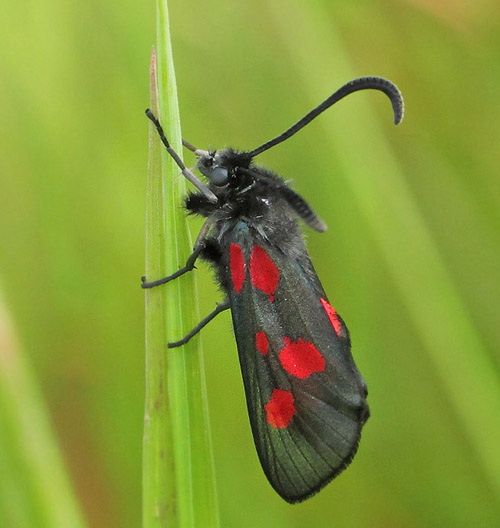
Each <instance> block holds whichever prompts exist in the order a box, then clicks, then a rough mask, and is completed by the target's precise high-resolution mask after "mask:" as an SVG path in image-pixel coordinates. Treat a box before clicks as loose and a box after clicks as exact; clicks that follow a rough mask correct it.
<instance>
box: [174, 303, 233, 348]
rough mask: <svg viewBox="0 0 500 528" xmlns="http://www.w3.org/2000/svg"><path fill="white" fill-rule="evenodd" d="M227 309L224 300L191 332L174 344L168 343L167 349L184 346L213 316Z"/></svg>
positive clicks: (227, 306) (227, 304) (227, 305)
mask: <svg viewBox="0 0 500 528" xmlns="http://www.w3.org/2000/svg"><path fill="white" fill-rule="evenodd" d="M228 308H229V301H228V300H227V299H226V300H225V301H224V302H221V303H219V304H218V305H217V307H216V308H215V310H214V311H213V312H211V313H210V314H208V315H207V316H206V317H205V318H204V319H202V320H201V321H200V322H199V323H198V324H197V325H196V326H195V327H194V328H193V329H192V330H191V332H189V334H187V335H186V336H184V337H183V338H182V339H180V340H179V341H175V342H174V343H169V344H168V348H176V347H179V346H182V345H185V344H186V343H187V342H188V341H189V340H190V339H191V338H192V337H193V336H195V335H196V334H197V333H198V332H199V331H200V330H201V329H202V328H203V327H205V326H206V325H207V324H208V323H209V322H210V321H211V320H212V319H213V318H214V317H215V316H217V315H218V314H220V313H221V312H223V311H225V310H227V309H228Z"/></svg>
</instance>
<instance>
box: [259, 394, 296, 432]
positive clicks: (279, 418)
mask: <svg viewBox="0 0 500 528" xmlns="http://www.w3.org/2000/svg"><path fill="white" fill-rule="evenodd" d="M264 409H265V410H266V420H267V423H268V424H269V425H271V426H273V427H276V429H284V428H285V427H288V426H289V425H290V422H291V421H292V418H293V416H294V414H295V413H296V412H297V411H296V409H295V403H294V399H293V395H292V393H291V392H290V391H286V390H282V389H274V390H273V393H272V394H271V399H270V400H269V401H268V402H267V403H266V405H265V406H264Z"/></svg>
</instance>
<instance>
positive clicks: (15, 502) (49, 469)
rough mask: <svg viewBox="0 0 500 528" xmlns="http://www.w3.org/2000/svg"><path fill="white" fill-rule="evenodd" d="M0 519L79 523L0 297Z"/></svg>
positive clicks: (61, 526)
mask: <svg viewBox="0 0 500 528" xmlns="http://www.w3.org/2000/svg"><path fill="white" fill-rule="evenodd" d="M0 510H1V514H0V518H1V519H2V520H3V521H4V522H6V523H7V524H5V526H7V525H8V526H16V527H18V528H24V527H26V528H31V527H34V526H36V527H47V528H49V527H50V528H67V527H69V526H71V527H72V528H73V527H74V528H79V527H83V526H84V525H85V523H84V522H83V519H82V517H81V513H80V511H79V507H78V505H77V503H76V501H75V498H74V496H73V491H72V489H71V485H70V482H69V479H68V476H67V474H66V471H65V468H64V465H63V463H62V461H61V457H60V453H59V450H58V447H57V441H56V439H55V438H54V434H53V432H52V430H51V426H50V423H49V419H48V416H47V410H46V408H45V406H44V404H43V397H42V395H41V394H40V391H39V389H38V387H37V384H36V382H35V379H34V378H33V374H32V372H31V370H30V366H29V365H28V363H27V361H26V358H25V357H24V354H23V353H22V350H21V349H20V347H19V345H18V344H17V343H16V340H15V337H14V332H13V330H12V327H11V324H10V322H9V318H8V315H7V312H6V310H5V307H4V306H3V304H2V303H1V300H0Z"/></svg>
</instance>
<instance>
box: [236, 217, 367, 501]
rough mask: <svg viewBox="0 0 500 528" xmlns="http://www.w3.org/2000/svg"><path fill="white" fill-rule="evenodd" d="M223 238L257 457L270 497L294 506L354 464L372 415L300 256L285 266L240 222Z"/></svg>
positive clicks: (345, 341)
mask: <svg viewBox="0 0 500 528" xmlns="http://www.w3.org/2000/svg"><path fill="white" fill-rule="evenodd" d="M230 238H231V240H230V247H229V248H228V252H227V253H226V254H228V255H229V262H228V263H227V267H226V269H227V270H228V274H229V277H228V280H227V284H228V285H229V299H230V303H231V311H232V317H233V325H234V331H235V335H236V341H237V344H238V353H239V358H240V364H241V370H242V375H243V381H244V384H245V391H246V399H247V406H248V412H249V416H250V422H251V426H252V431H253V435H254V439H255V444H256V447H257V452H258V454H259V458H260V461H261V464H262V467H263V469H264V472H265V474H266V476H267V478H268V479H269V481H270V483H271V484H272V486H273V487H274V489H275V490H276V491H277V492H278V493H279V494H280V495H281V496H282V497H283V498H284V499H285V500H287V501H288V502H299V501H302V500H304V499H306V498H307V497H309V496H311V495H312V494H314V493H315V492H317V491H319V490H320V489H321V488H322V487H323V486H324V485H326V484H327V483H328V482H329V481H330V480H331V479H332V478H334V477H335V476H336V475H337V474H338V473H340V472H341V471H342V470H343V469H344V468H345V467H346V466H347V465H348V464H349V462H350V461H351V460H352V458H353V456H354V454H355V453H356V450H357V447H358V442H359V438H360V434H361V428H362V427H363V424H364V423H365V421H366V420H367V418H368V416H369V410H368V406H367V403H366V395H367V391H366V385H365V383H364V381H363V379H362V377H361V375H360V373H359V372H358V370H357V368H356V366H355V364H354V361H353V359H352V356H351V353H350V341H349V335H348V332H347V328H346V327H345V325H344V323H343V321H342V319H341V318H340V317H339V316H338V314H337V313H336V312H335V310H334V309H333V308H332V307H331V305H330V304H329V303H328V300H327V297H326V295H325V292H324V291H323V289H322V287H321V284H320V282H319V280H318V278H317V276H316V275H315V273H314V269H313V267H312V264H311V263H310V261H309V258H308V257H307V254H306V252H305V249H304V250H303V254H301V255H300V258H298V259H291V258H289V256H286V255H284V254H283V253H282V251H281V250H280V249H279V247H278V246H277V245H275V244H273V245H271V244H269V243H266V241H265V240H263V239H262V238H259V237H258V235H257V234H256V232H254V231H253V230H252V228H250V227H249V226H248V225H247V224H245V223H244V222H239V223H238V225H237V226H236V227H235V228H234V230H233V232H232V234H231V237H230ZM300 244H301V247H303V246H302V241H300Z"/></svg>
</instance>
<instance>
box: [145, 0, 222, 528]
mask: <svg viewBox="0 0 500 528" xmlns="http://www.w3.org/2000/svg"><path fill="white" fill-rule="evenodd" d="M157 33H158V36H157V39H158V43H157V72H158V76H157V93H158V115H159V117H160V121H161V122H162V124H163V127H164V130H165V133H166V135H167V137H168V139H169V141H170V143H171V145H172V147H173V148H174V149H175V150H176V151H177V153H178V154H179V155H180V156H182V140H181V131H180V119H179V108H178V102H177V88H176V83H175V72H174V65H173V56H172V48H171V43H170V30H169V19H168V5H167V2H166V0H158V3H157ZM154 141H156V144H157V145H160V141H159V139H158V138H157V137H156V139H155V140H154ZM160 159H161V173H162V175H161V181H162V183H161V190H162V195H161V196H162V208H163V211H162V215H161V216H162V217H163V219H164V220H162V218H161V217H158V218H156V220H155V221H157V222H158V225H159V226H160V229H161V230H162V234H161V235H160V236H159V238H156V239H151V243H154V244H157V243H158V241H159V243H160V245H161V247H160V248H159V252H160V254H159V258H157V260H156V262H157V263H159V265H160V267H161V268H162V269H161V270H160V271H161V273H160V274H159V276H166V275H168V274H171V273H173V272H174V271H177V270H178V269H179V268H180V267H182V266H183V265H184V264H185V262H186V260H187V258H188V256H189V254H190V253H191V250H192V244H191V237H190V235H189V231H188V227H187V222H186V218H185V214H184V212H183V210H182V207H181V203H182V197H183V196H184V194H185V181H184V178H182V177H180V171H179V168H178V167H177V165H176V164H175V163H174V161H173V160H172V159H171V157H170V156H169V155H168V154H167V153H166V152H165V151H164V149H162V153H161V158H160ZM158 190H159V189H158ZM157 206H158V207H159V206H160V204H158V203H157ZM150 249H152V248H150ZM155 251H156V250H155ZM151 278H154V277H153V276H151ZM159 289H161V290H163V292H162V294H161V295H162V297H161V300H160V301H159V302H160V303H161V305H162V311H163V312H164V313H165V316H166V318H165V319H164V320H165V321H166V324H165V333H166V337H167V338H168V339H167V340H168V341H174V340H178V339H179V338H180V337H182V336H184V335H185V334H186V333H187V332H188V331H189V330H191V329H192V328H193V327H194V326H195V325H196V323H197V322H198V321H199V315H198V308H197V295H196V289H195V284H194V276H193V274H189V273H188V274H186V275H183V276H182V277H180V278H179V279H177V280H175V281H173V282H172V283H169V284H168V285H166V286H161V287H160V288H159ZM148 317H149V316H148ZM157 330H158V332H159V331H160V329H157ZM158 335H159V333H158ZM164 347H165V348H164V354H165V356H164V358H165V359H164V361H165V363H164V365H165V367H164V368H165V369H166V385H165V383H164V381H165V379H164V380H163V383H162V385H161V388H162V391H163V392H162V401H163V402H164V403H165V405H166V409H165V415H164V418H165V419H167V421H168V420H170V425H169V426H168V427H167V428H166V429H165V431H166V432H169V435H165V436H168V438H167V440H171V445H170V446H168V448H167V449H166V451H165V453H166V454H167V455H171V456H169V457H168V459H163V462H162V461H161V460H158V463H159V464H160V463H161V465H160V466H159V467H158V469H157V471H165V470H166V471H168V478H169V479H170V482H169V484H168V485H169V486H172V489H171V491H172V493H170V491H169V497H168V501H167V502H166V507H167V508H168V511H169V512H170V510H173V512H174V513H173V518H174V522H175V524H172V523H170V524H169V526H178V527H182V528H183V527H197V526H199V527H203V528H205V527H207V528H210V527H217V526H219V517H218V509H217V499H216V486H215V472H214V466H213V455H212V450H211V439H210V428H209V420H208V407H207V398H206V388H205V379H204V370H203V358H202V354H201V349H200V338H199V337H197V338H195V339H193V340H191V341H190V342H189V343H188V344H187V345H185V346H183V347H181V348H177V349H170V350H168V351H167V349H166V341H165V343H164ZM156 367H157V368H161V367H160V365H159V364H157V365H156ZM152 368H153V365H152ZM169 428H170V429H169ZM167 466H168V469H166V467H167ZM172 478H173V482H172ZM172 501H173V502H172ZM162 504H163V502H162ZM151 525H152V526H165V524H151ZM148 526H149V525H148Z"/></svg>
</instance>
